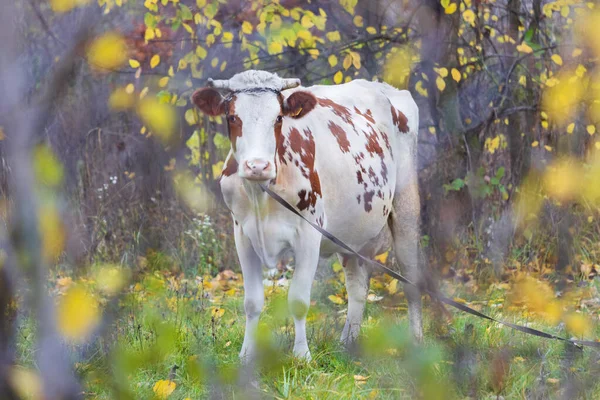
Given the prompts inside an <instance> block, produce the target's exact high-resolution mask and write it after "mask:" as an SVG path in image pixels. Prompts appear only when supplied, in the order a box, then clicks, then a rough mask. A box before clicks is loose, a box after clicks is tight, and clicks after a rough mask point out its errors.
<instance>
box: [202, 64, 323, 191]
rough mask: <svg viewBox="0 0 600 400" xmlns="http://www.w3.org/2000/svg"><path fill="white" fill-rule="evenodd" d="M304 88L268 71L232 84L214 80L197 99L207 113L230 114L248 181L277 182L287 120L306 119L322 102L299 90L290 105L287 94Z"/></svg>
mask: <svg viewBox="0 0 600 400" xmlns="http://www.w3.org/2000/svg"><path fill="white" fill-rule="evenodd" d="M299 85H300V80H299V79H283V78H280V77H278V76H277V75H276V74H272V73H269V72H265V71H253V70H251V71H246V72H242V73H239V74H237V75H235V76H234V77H232V78H231V79H229V80H212V79H209V80H208V87H205V88H202V89H198V90H196V92H194V94H193V95H192V100H193V102H194V104H196V106H198V108H199V109H200V110H202V112H203V113H205V114H208V115H212V116H216V115H225V118H226V121H227V127H228V130H229V139H230V140H231V148H232V150H233V155H234V157H235V159H236V160H237V162H238V165H239V167H238V174H239V176H240V177H242V178H246V179H249V180H255V181H264V180H270V179H273V178H275V172H276V171H275V153H276V147H277V146H276V145H277V140H278V138H279V139H281V137H280V136H281V126H282V124H283V120H284V118H302V117H303V116H305V115H306V114H308V113H309V112H310V111H311V110H312V109H313V108H314V106H315V104H316V98H315V97H314V96H313V95H312V94H311V93H309V92H306V91H302V90H298V91H296V92H294V93H292V94H291V95H290V96H289V97H288V98H287V99H286V100H285V101H284V97H283V95H282V94H281V92H282V91H283V90H286V89H291V88H295V87H297V86H299Z"/></svg>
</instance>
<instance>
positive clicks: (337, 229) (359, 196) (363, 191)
mask: <svg viewBox="0 0 600 400" xmlns="http://www.w3.org/2000/svg"><path fill="white" fill-rule="evenodd" d="M386 162H387V163H389V164H388V165H389V166H388V167H387V173H386V181H385V182H383V179H382V178H381V160H380V159H376V160H368V159H367V160H365V161H364V163H363V165H364V167H365V169H366V170H367V171H369V170H370V169H371V167H372V165H374V166H373V169H374V170H375V171H376V174H377V178H378V180H377V179H372V180H368V181H366V180H367V179H368V174H363V179H365V181H366V184H365V181H363V183H359V182H358V180H357V173H356V171H357V167H356V166H355V165H354V162H353V160H352V162H347V163H342V162H338V163H337V164H331V165H328V166H324V168H322V169H323V172H322V173H321V175H322V176H323V177H324V178H325V179H327V180H328V181H329V182H336V184H335V185H323V186H324V187H323V202H324V209H325V216H326V220H327V225H326V229H327V230H328V231H329V232H330V233H332V234H333V235H335V236H336V237H338V238H339V239H341V240H342V241H344V242H345V243H346V244H348V245H349V246H351V247H352V248H353V249H355V250H361V249H362V248H363V247H364V246H367V245H368V244H369V243H370V242H371V241H372V240H374V239H376V238H377V236H378V235H379V234H380V233H381V231H382V230H383V229H384V228H386V225H387V220H388V217H389V214H390V212H391V210H392V203H393V199H394V193H395V185H396V174H397V172H396V166H395V164H394V162H393V160H391V159H389V160H386ZM341 183H343V184H341ZM321 251H322V253H323V254H324V255H326V253H330V252H332V251H334V252H337V251H339V248H337V247H336V246H333V245H331V242H329V241H327V242H325V243H323V245H322V250H321Z"/></svg>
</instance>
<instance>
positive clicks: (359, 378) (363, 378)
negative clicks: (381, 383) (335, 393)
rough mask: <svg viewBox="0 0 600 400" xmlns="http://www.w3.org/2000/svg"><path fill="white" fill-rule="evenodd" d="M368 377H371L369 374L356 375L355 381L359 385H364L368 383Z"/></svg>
mask: <svg viewBox="0 0 600 400" xmlns="http://www.w3.org/2000/svg"><path fill="white" fill-rule="evenodd" d="M367 379H369V377H368V376H362V375H354V383H356V384H357V385H364V384H365V383H367Z"/></svg>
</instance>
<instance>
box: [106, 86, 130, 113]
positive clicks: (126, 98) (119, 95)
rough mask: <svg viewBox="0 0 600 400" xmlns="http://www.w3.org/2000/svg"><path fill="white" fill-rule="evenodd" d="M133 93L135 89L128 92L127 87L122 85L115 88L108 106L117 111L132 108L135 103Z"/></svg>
mask: <svg viewBox="0 0 600 400" xmlns="http://www.w3.org/2000/svg"><path fill="white" fill-rule="evenodd" d="M132 86H133V85H132ZM132 89H133V87H132ZM132 93H133V90H132V91H131V92H128V91H127V88H122V87H121V88H118V89H115V91H114V92H112V93H111V94H110V97H109V98H108V106H109V107H110V108H111V109H113V110H115V111H124V110H128V109H130V108H131V107H133V105H134V103H135V97H134V96H133V94H132Z"/></svg>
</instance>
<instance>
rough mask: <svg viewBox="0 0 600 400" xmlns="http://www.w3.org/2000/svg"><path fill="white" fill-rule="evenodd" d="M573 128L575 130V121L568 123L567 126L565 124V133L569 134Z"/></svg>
mask: <svg viewBox="0 0 600 400" xmlns="http://www.w3.org/2000/svg"><path fill="white" fill-rule="evenodd" d="M573 130H575V122H571V123H570V124H569V126H567V133H568V134H571V133H573Z"/></svg>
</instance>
